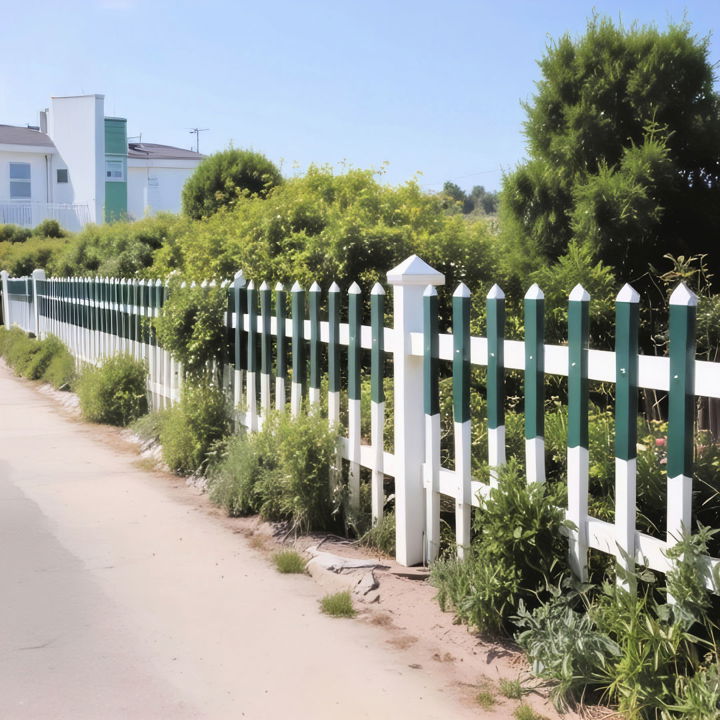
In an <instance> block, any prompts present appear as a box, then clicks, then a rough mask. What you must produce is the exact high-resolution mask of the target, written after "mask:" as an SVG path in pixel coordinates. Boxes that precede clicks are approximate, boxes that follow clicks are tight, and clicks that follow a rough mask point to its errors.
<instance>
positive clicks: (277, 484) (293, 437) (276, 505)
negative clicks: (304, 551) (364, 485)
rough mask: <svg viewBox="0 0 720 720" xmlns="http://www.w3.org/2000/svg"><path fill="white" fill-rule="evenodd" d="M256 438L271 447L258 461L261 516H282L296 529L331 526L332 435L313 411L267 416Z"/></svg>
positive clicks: (325, 424) (321, 418)
mask: <svg viewBox="0 0 720 720" xmlns="http://www.w3.org/2000/svg"><path fill="white" fill-rule="evenodd" d="M260 435H264V438H260V440H259V442H261V443H264V444H265V447H267V448H272V449H273V450H271V452H272V453H273V454H272V455H271V454H270V453H265V454H264V455H263V456H262V457H261V459H260V462H261V465H262V472H261V473H260V474H259V478H258V481H257V492H258V495H259V501H260V507H259V511H260V515H261V516H262V517H263V518H266V519H268V520H287V521H289V522H290V524H291V527H292V529H294V530H297V531H299V532H308V531H310V530H323V529H327V528H329V527H330V526H331V523H332V515H333V510H334V508H333V501H332V498H331V495H330V469H331V467H332V464H333V462H334V459H335V452H336V447H337V435H336V433H335V432H333V431H332V430H331V429H330V428H329V427H328V422H327V419H326V418H323V417H321V416H320V415H318V414H313V413H310V414H307V415H300V416H298V417H297V418H292V417H290V416H289V415H288V414H287V413H274V414H270V415H269V416H268V417H267V418H266V420H265V424H264V426H263V429H262V432H261V433H260Z"/></svg>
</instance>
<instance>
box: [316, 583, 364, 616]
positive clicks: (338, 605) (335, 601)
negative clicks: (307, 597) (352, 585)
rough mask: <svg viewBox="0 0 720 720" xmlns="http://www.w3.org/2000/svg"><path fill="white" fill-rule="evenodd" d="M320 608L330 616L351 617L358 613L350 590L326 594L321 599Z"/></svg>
mask: <svg viewBox="0 0 720 720" xmlns="http://www.w3.org/2000/svg"><path fill="white" fill-rule="evenodd" d="M320 610H321V611H322V612H324V613H325V614H326V615H330V617H343V618H351V617H355V615H357V611H356V610H355V608H354V607H353V603H352V598H351V597H350V593H349V591H347V590H345V591H343V592H338V593H333V594H332V595H325V597H323V598H322V600H321V601H320Z"/></svg>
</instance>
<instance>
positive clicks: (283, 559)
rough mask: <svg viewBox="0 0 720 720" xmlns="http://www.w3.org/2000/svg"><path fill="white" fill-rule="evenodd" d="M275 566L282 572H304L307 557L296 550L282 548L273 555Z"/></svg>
mask: <svg viewBox="0 0 720 720" xmlns="http://www.w3.org/2000/svg"><path fill="white" fill-rule="evenodd" d="M273 562H274V563H275V568H276V569H277V571H278V572H280V573H288V574H291V573H294V574H302V573H304V572H305V558H304V557H303V556H302V555H301V554H300V553H299V552H296V551H295V550H280V552H276V553H275V554H274V555H273Z"/></svg>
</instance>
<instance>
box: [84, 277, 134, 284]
mask: <svg viewBox="0 0 720 720" xmlns="http://www.w3.org/2000/svg"><path fill="white" fill-rule="evenodd" d="M70 279H71V280H72V281H73V282H74V281H75V278H70ZM120 284H121V285H127V280H126V279H125V278H123V279H122V280H121V281H120Z"/></svg>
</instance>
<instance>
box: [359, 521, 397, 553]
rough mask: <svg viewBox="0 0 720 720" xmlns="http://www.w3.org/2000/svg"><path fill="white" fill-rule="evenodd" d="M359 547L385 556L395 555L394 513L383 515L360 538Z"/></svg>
mask: <svg viewBox="0 0 720 720" xmlns="http://www.w3.org/2000/svg"><path fill="white" fill-rule="evenodd" d="M360 545H363V546H364V547H368V548H373V549H375V550H378V551H379V552H381V553H383V554H385V555H390V556H392V555H395V513H394V512H389V513H386V514H385V515H383V516H382V518H380V520H379V522H378V523H377V524H376V525H375V526H374V527H371V528H370V529H369V530H368V531H367V532H366V533H365V534H364V535H363V536H362V537H361V538H360Z"/></svg>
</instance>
